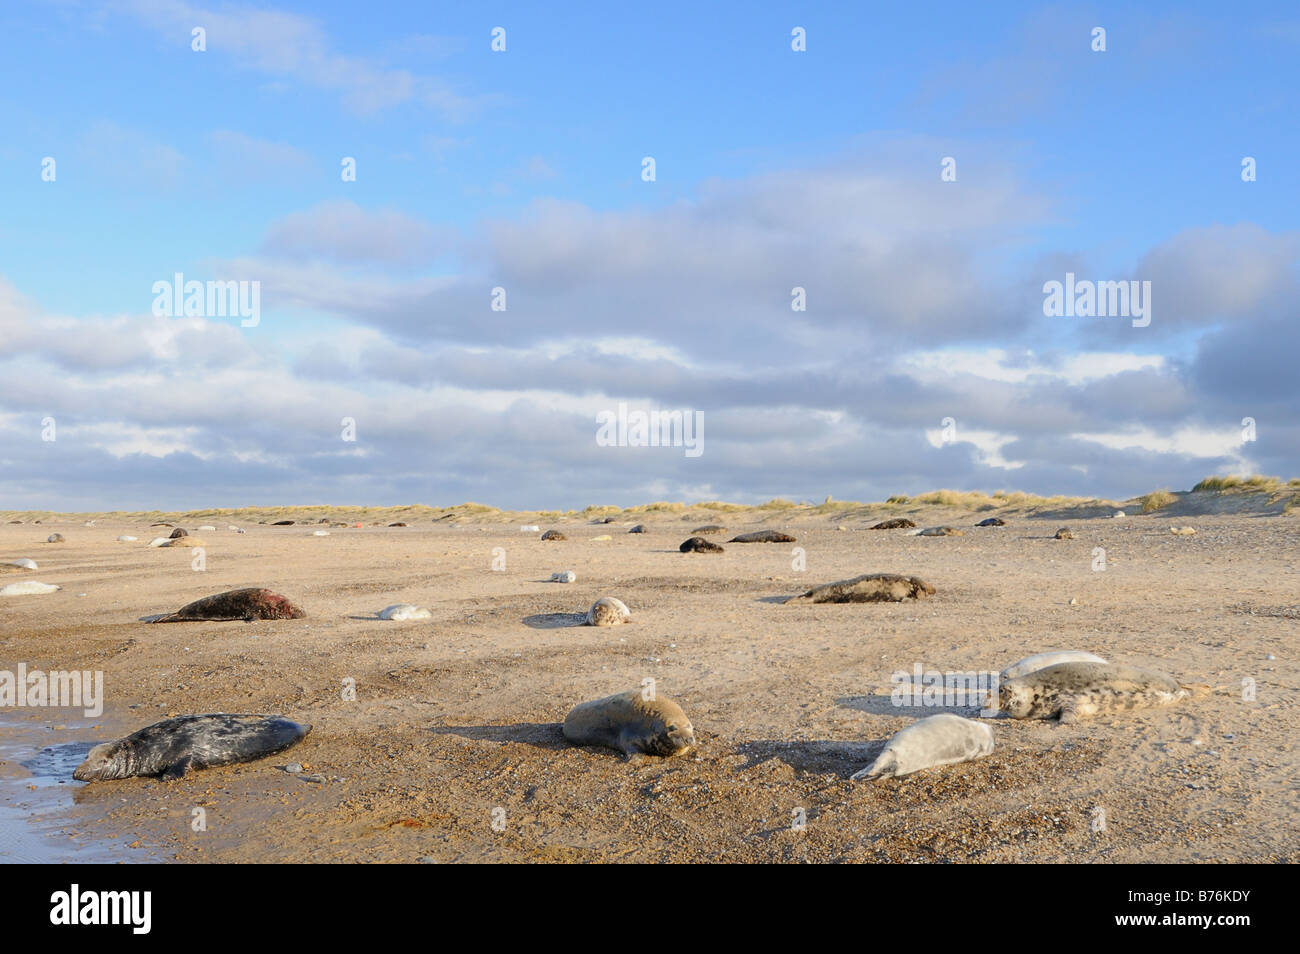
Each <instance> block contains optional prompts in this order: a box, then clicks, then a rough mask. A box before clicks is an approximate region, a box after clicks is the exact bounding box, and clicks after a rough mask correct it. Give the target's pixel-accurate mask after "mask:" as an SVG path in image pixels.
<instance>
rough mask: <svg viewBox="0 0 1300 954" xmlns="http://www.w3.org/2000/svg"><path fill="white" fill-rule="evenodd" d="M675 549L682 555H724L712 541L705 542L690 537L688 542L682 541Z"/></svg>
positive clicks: (718, 545)
mask: <svg viewBox="0 0 1300 954" xmlns="http://www.w3.org/2000/svg"><path fill="white" fill-rule="evenodd" d="M677 549H679V550H681V551H682V552H683V553H725V552H726V551H725V550H723V548H722V546H721V545H720V544H717V543H714V542H713V541H712V540H705V539H704V538H703V537H691V538H690V539H689V540H683V541H682V545H681V546H679V547H678V548H677Z"/></svg>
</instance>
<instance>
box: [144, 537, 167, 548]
mask: <svg viewBox="0 0 1300 954" xmlns="http://www.w3.org/2000/svg"><path fill="white" fill-rule="evenodd" d="M171 542H172V541H171V537H154V538H153V539H152V540H150V541H149V546H151V547H165V546H170V545H171Z"/></svg>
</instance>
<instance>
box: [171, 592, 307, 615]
mask: <svg viewBox="0 0 1300 954" xmlns="http://www.w3.org/2000/svg"><path fill="white" fill-rule="evenodd" d="M306 615H307V614H306V613H304V612H303V611H302V610H300V609H299V608H298V607H297V606H294V605H293V603H291V602H290V601H289V600H287V599H285V598H284V597H283V596H281V595H280V594H278V593H272V592H271V591H270V590H264V589H261V588H259V587H256V586H251V587H248V588H246V589H242V590H227V591H226V592H225V593H218V594H216V595H215V596H205V597H203V599H201V600H195V601H194V602H193V603H186V604H185V605H184V606H182V607H181V608H180V609H178V610H177V611H176V612H175V613H171V614H169V615H167V616H162V617H159V618H158V619H154V620H150V622H151V623H184V622H190V621H194V620H227V619H242V620H252V619H302V618H303V617H304V616H306Z"/></svg>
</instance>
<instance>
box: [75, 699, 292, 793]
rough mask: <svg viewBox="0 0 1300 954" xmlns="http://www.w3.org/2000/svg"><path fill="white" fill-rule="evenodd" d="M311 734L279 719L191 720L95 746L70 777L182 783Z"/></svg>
mask: <svg viewBox="0 0 1300 954" xmlns="http://www.w3.org/2000/svg"><path fill="white" fill-rule="evenodd" d="M310 731H311V726H309V725H299V724H298V723H296V722H291V721H290V720H288V719H286V718H284V717H282V716H272V715H189V716H180V717H178V718H175V719H166V720H164V721H162V722H158V723H155V724H154V725H151V726H147V727H145V728H143V729H141V730H140V731H139V732H135V733H133V734H131V735H128V736H127V737H126V738H124V739H118V740H117V741H116V742H105V743H103V744H101V745H97V746H95V747H94V748H93V749H91V750H90V752H89V754H87V756H86V761H84V762H82V763H81V765H79V766H77V770H76V771H75V772H73V773H72V777H73V778H75V779H76V780H77V781H79V782H103V781H108V780H109V779H115V778H132V777H134V776H136V775H162V776H164V777H166V778H181V777H183V776H184V775H185V774H186V773H187V772H189V771H190V770H192V769H202V768H210V767H211V766H214V765H232V764H234V763H235V762H251V761H253V760H254V759H260V758H263V757H265V756H267V755H274V754H275V753H276V752H283V751H284V750H285V749H287V748H289V747H290V746H293V745H297V744H298V743H299V742H301V741H302V740H303V738H304V737H305V736H306V735H307V733H308V732H310Z"/></svg>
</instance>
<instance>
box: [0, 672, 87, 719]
mask: <svg viewBox="0 0 1300 954" xmlns="http://www.w3.org/2000/svg"><path fill="white" fill-rule="evenodd" d="M29 706H31V707H35V708H53V709H76V708H80V709H81V710H82V712H83V713H85V716H86V718H88V719H93V718H97V717H99V716H101V715H103V714H104V674H103V673H102V672H100V671H98V670H95V671H91V670H89V669H86V670H77V669H73V670H71V671H69V672H65V671H64V670H62V669H51V670H50V671H49V672H44V671H42V670H40V669H33V670H31V671H30V672H29V671H28V670H27V664H26V663H19V664H18V669H17V671H13V670H9V669H0V709H2V708H17V709H24V708H27V707H29Z"/></svg>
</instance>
